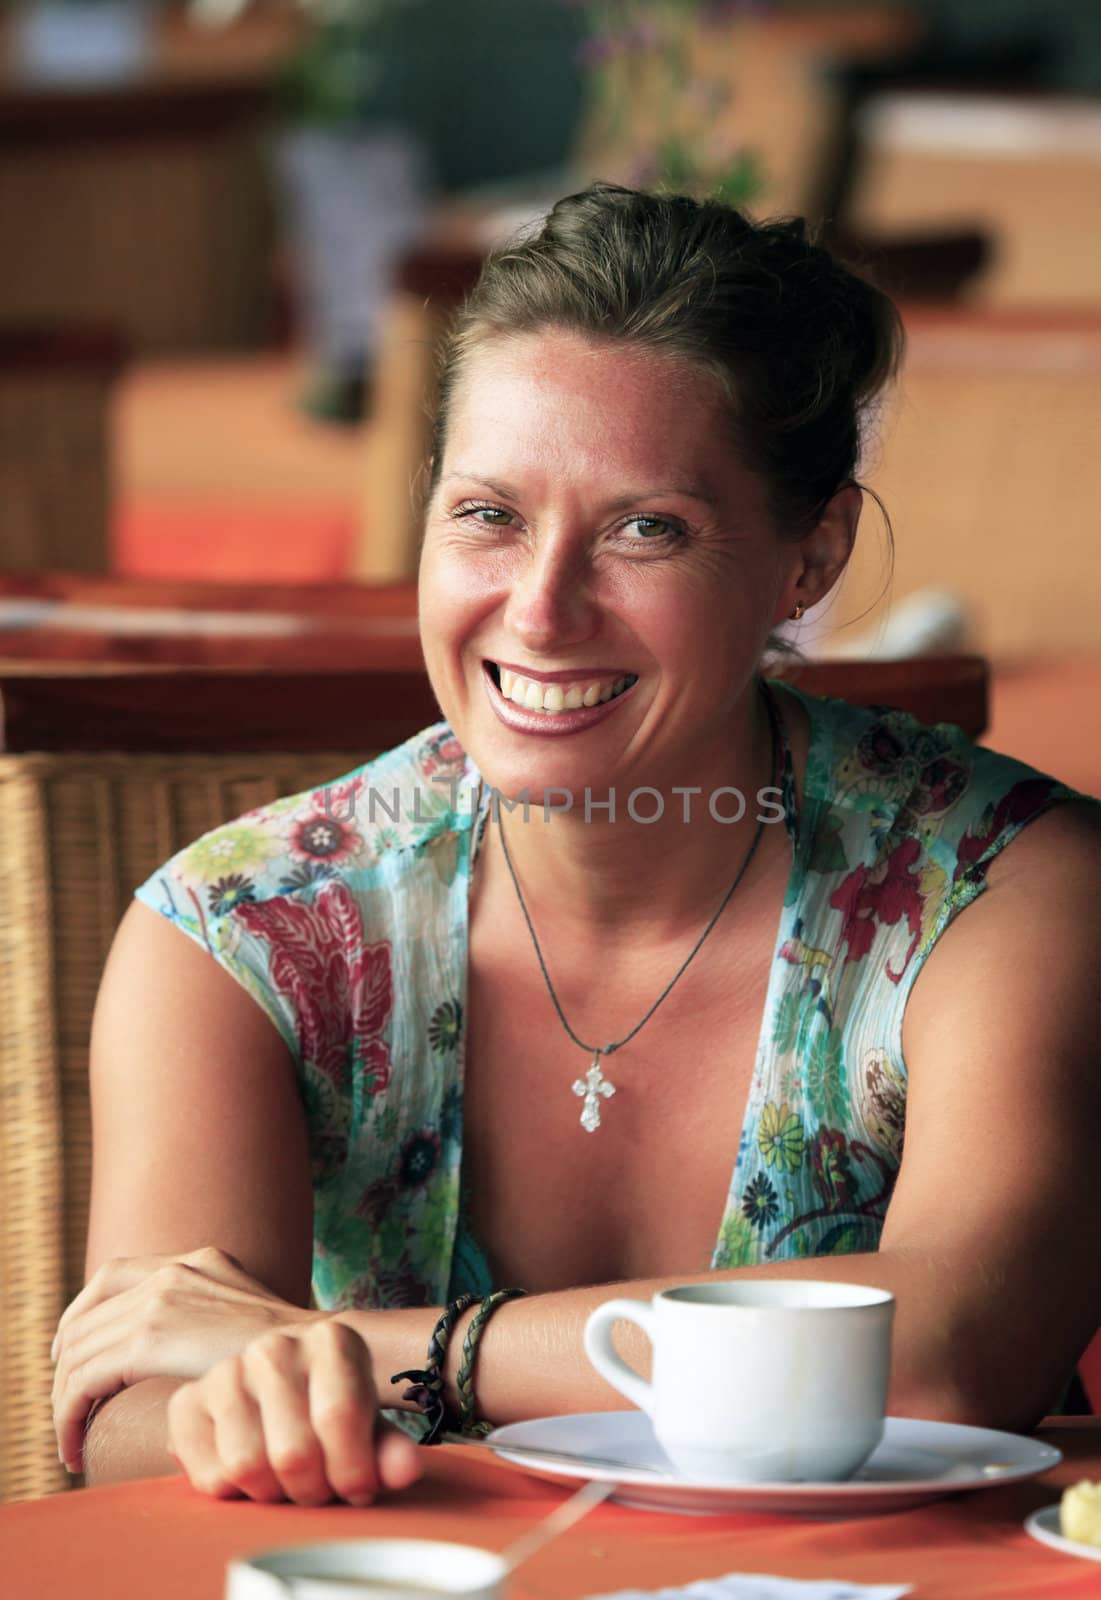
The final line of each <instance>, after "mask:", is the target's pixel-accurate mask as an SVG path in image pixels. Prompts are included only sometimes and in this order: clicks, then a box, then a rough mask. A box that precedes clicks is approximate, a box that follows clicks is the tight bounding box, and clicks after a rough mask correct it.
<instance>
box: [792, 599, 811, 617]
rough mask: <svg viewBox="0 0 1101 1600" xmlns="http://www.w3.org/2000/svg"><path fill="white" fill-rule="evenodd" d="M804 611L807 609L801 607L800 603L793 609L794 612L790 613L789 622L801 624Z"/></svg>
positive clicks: (803, 606)
mask: <svg viewBox="0 0 1101 1600" xmlns="http://www.w3.org/2000/svg"><path fill="white" fill-rule="evenodd" d="M806 609H807V608H806V606H805V605H803V603H802V602H801V601H800V602H799V604H798V605H797V606H796V607H795V610H794V611H793V612H791V614H790V620H791V621H792V622H801V621H802V619H803V613H804V612H805V611H806Z"/></svg>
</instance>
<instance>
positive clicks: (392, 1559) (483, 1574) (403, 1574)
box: [226, 1539, 508, 1600]
mask: <svg viewBox="0 0 1101 1600" xmlns="http://www.w3.org/2000/svg"><path fill="white" fill-rule="evenodd" d="M507 1575H508V1568H507V1566H506V1565H505V1562H504V1560H503V1559H502V1558H501V1557H500V1556H499V1555H495V1554H494V1553H493V1551H492V1550H480V1549H478V1548H477V1547H476V1546H475V1545H470V1544H446V1543H444V1542H443V1541H442V1540H438V1539H342V1540H327V1541H325V1542H323V1543H320V1544H300V1545H293V1546H288V1547H287V1548H286V1549H282V1550H265V1551H262V1552H261V1553H260V1554H259V1555H255V1556H250V1557H248V1559H241V1560H238V1561H231V1562H230V1564H229V1569H228V1571H227V1574H226V1600H289V1597H291V1596H293V1597H294V1600H365V1596H366V1595H367V1594H370V1595H372V1596H374V1597H375V1600H416V1597H417V1596H421V1597H423V1600H435V1597H437V1596H439V1595H460V1594H461V1595H463V1596H465V1597H466V1600H505V1578H506V1577H507ZM364 1585H369V1586H370V1587H369V1588H366V1587H364Z"/></svg>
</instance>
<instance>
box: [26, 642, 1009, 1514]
mask: <svg viewBox="0 0 1101 1600" xmlns="http://www.w3.org/2000/svg"><path fill="white" fill-rule="evenodd" d="M792 675H793V676H798V677H799V680H800V681H801V683H802V684H803V685H804V686H805V687H807V688H808V689H811V690H815V691H818V692H829V693H835V692H836V693H843V694H845V695H847V696H848V697H849V698H852V699H854V700H864V701H868V700H871V701H874V702H887V703H894V704H901V705H904V706H905V707H906V708H907V709H913V710H914V711H915V712H916V713H918V714H921V715H924V716H925V717H927V718H934V717H936V716H937V715H938V714H939V715H940V716H942V717H948V718H951V720H953V721H958V722H961V723H963V724H964V725H966V726H967V727H968V730H969V731H970V732H971V733H972V734H974V735H977V734H978V733H980V732H981V730H982V726H983V723H984V720H985V692H986V691H985V670H984V667H983V664H982V663H981V662H974V661H956V662H938V663H934V662H922V663H910V664H908V665H903V666H900V665H899V664H890V665H876V666H874V667H870V666H866V665H860V664H856V663H844V664H843V665H838V666H836V667H824V666H813V667H812V666H804V667H801V668H799V669H797V671H796V672H795V673H793V674H792ZM0 712H2V714H3V731H4V745H3V750H4V753H3V754H0V1307H2V1317H3V1328H2V1339H0V1352H2V1353H0V1501H3V1500H12V1499H21V1498H29V1497H31V1496H35V1495H40V1494H48V1493H51V1492H54V1491H56V1490H59V1489H63V1488H65V1487H67V1486H68V1485H69V1483H70V1481H71V1480H70V1479H69V1478H68V1476H67V1475H66V1473H65V1472H64V1470H63V1469H62V1468H61V1467H60V1466H59V1464H58V1461H57V1453H56V1446H55V1441H54V1435H53V1427H52V1422H51V1413H50V1389H51V1383H52V1379H53V1367H52V1363H51V1361H50V1344H51V1341H52V1338H53V1334H54V1329H55V1327H56V1325H57V1319H58V1317H59V1316H60V1314H61V1312H62V1310H63V1309H64V1307H65V1305H66V1304H67V1302H68V1301H69V1300H70V1299H71V1298H72V1296H73V1295H74V1294H76V1293H77V1291H78V1290H79V1288H80V1286H81V1284H82V1283H83V1277H84V1244H85V1233H86V1226H87V1214H88V1195H89V1185H90V1176H91V1118H90V1112H89V1104H88V1083H87V1076H88V1062H87V1047H88V1045H87V1042H88V1034H89V1027H90V1023H91V1016H92V1007H93V1004H94V1000H95V994H96V989H97V986H98V983H99V979H100V974H101V972H102V969H103V965H104V961H105V959H106V956H107V951H108V949H109V946H110V944H111V940H112V938H113V936H114V932H115V929H116V927H117V925H118V922H119V920H120V918H121V917H122V914H123V912H124V911H125V909H126V907H127V904H128V903H129V899H130V895H131V892H132V889H133V887H134V886H135V885H136V884H138V883H140V882H142V881H143V880H144V879H145V878H146V877H148V876H149V874H150V873H151V872H152V871H153V870H154V869H155V868H156V867H157V865H158V864H159V863H160V862H162V861H163V860H164V859H165V858H166V857H167V856H169V855H170V854H172V853H173V852H174V851H175V850H177V849H179V848H181V847H182V846H183V845H184V844H186V843H188V842H189V841H190V840H192V839H194V838H196V837H197V836H198V835H199V834H201V833H203V832H205V831H206V830H207V829H209V828H212V827H215V826H217V825H218V824H219V823H222V822H224V821H227V820H229V819H230V818H232V817H234V816H237V815H239V814H240V813H241V812H243V811H246V810H248V809H250V808H251V807H253V806H257V805H261V804H264V803H265V802H267V801H270V800H274V799H275V798H277V797H278V796H281V795H286V794H293V793H296V792H298V791H299V790H302V789H305V788H308V787H313V786H315V785H317V784H320V783H322V782H324V781H325V780H326V779H327V778H330V777H335V776H336V775H338V774H339V773H341V772H346V771H349V770H350V769H351V768H353V767H355V766H357V765H358V764H359V763H360V762H362V761H363V760H365V759H366V758H367V757H368V756H369V755H370V754H371V753H372V752H377V751H379V750H381V749H386V748H389V747H391V746H392V745H394V744H396V743H399V742H400V741H401V739H402V738H404V737H406V736H407V735H408V734H409V733H411V732H413V731H415V730H416V729H417V728H419V727H423V726H425V725H426V724H428V723H429V722H431V721H432V720H434V717H435V716H436V715H438V713H437V712H436V710H435V702H434V700H433V698H432V696H431V692H430V691H429V689H428V686H427V683H426V681H425V680H424V678H423V677H422V676H421V675H419V674H413V673H390V674H386V673H362V672H352V673H345V674H331V673H296V674H287V673H275V674H262V673H252V672H225V673H217V674H211V673H208V672H198V673H194V672H180V673H175V672H163V671H156V670H153V671H148V670H145V671H143V670H137V671H124V672H118V673H109V674H105V675H100V674H87V673H83V674H80V675H73V674H64V673H62V674H58V673H52V672H51V673H44V674H37V673H35V672H23V673H21V674H19V675H17V676H12V675H8V674H5V673H3V672H0ZM349 729H354V730H355V731H356V733H357V736H358V737H357V740H356V747H355V748H354V749H348V748H347V745H348V731H349ZM280 745H282V748H280ZM342 745H343V747H344V752H343V753H340V751H341V746H342ZM326 752H328V753H326ZM333 752H337V753H333Z"/></svg>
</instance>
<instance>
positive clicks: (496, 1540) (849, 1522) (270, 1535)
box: [0, 1419, 1101, 1600]
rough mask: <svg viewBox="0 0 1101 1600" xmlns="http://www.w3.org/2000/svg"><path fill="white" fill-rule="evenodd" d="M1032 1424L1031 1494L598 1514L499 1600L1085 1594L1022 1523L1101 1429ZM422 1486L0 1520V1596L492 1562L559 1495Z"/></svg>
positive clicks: (1052, 1499) (90, 1499) (480, 1469)
mask: <svg viewBox="0 0 1101 1600" xmlns="http://www.w3.org/2000/svg"><path fill="white" fill-rule="evenodd" d="M1074 1420H1075V1421H1076V1422H1083V1423H1084V1425H1083V1426H1072V1425H1070V1419H1068V1420H1067V1421H1064V1422H1062V1423H1058V1422H1057V1423H1054V1424H1052V1425H1049V1426H1046V1427H1045V1428H1044V1429H1043V1430H1042V1437H1043V1439H1044V1440H1045V1441H1046V1442H1047V1443H1049V1444H1054V1445H1057V1446H1058V1447H1059V1449H1061V1450H1062V1451H1063V1452H1064V1455H1065V1458H1066V1459H1065V1460H1064V1461H1063V1462H1062V1463H1061V1464H1060V1465H1059V1466H1058V1467H1056V1468H1054V1469H1053V1470H1052V1471H1051V1472H1048V1473H1045V1475H1044V1476H1043V1477H1042V1478H1038V1479H1035V1480H1034V1481H1032V1482H1028V1483H1023V1484H1015V1485H1005V1486H1003V1487H1000V1488H990V1489H984V1490H981V1491H979V1492H976V1493H974V1494H967V1495H958V1496H956V1497H954V1498H949V1499H947V1500H941V1501H938V1502H935V1503H934V1504H932V1505H928V1506H923V1507H919V1508H917V1509H915V1510H910V1511H902V1512H896V1513H894V1514H887V1515H877V1516H865V1517H857V1518H849V1519H844V1518H820V1517H795V1516H782V1515H777V1514H770V1515H763V1514H754V1513H741V1514H738V1515H729V1516H710V1517H709V1516H696V1517H686V1516H675V1515H669V1514H662V1513H660V1512H652V1511H649V1512H648V1511H641V1510H635V1509H632V1508H630V1507H627V1506H620V1505H615V1504H605V1505H602V1506H598V1507H597V1508H596V1510H594V1511H592V1512H590V1514H589V1515H588V1517H587V1518H586V1520H585V1521H584V1522H583V1523H581V1524H580V1526H578V1527H576V1528H574V1529H572V1530H571V1531H570V1532H568V1533H566V1534H564V1535H563V1536H562V1537H561V1538H560V1539H558V1540H557V1541H555V1542H552V1543H551V1544H549V1545H548V1546H547V1547H546V1548H545V1549H544V1550H541V1551H539V1553H538V1554H537V1555H535V1556H533V1557H532V1559H531V1561H530V1562H529V1563H528V1564H527V1565H526V1566H524V1567H522V1568H521V1569H520V1571H519V1572H518V1573H517V1574H516V1576H515V1578H513V1579H512V1580H511V1581H510V1583H509V1595H510V1596H511V1597H512V1600H549V1597H551V1596H553V1597H554V1600H581V1597H582V1596H588V1595H594V1594H602V1595H606V1594H610V1593H613V1592H614V1593H619V1592H620V1591H621V1590H623V1589H625V1588H626V1589H629V1590H631V1591H632V1592H635V1591H636V1590H643V1591H646V1592H647V1593H650V1592H651V1591H654V1590H656V1589H661V1590H663V1591H664V1590H665V1588H666V1587H667V1586H678V1587H679V1586H682V1585H685V1584H689V1583H691V1582H692V1581H693V1580H694V1579H700V1578H705V1577H706V1578H715V1577H718V1576H720V1575H723V1574H727V1573H731V1572H739V1573H749V1572H753V1573H773V1574H777V1575H780V1576H783V1577H787V1578H797V1579H803V1580H805V1581H807V1580H812V1579H822V1578H834V1579H839V1578H841V1577H844V1579H847V1580H848V1581H850V1582H852V1583H854V1584H857V1583H859V1584H865V1583H867V1584H875V1583H879V1584H890V1585H902V1584H910V1585H912V1586H913V1588H912V1592H913V1594H914V1596H915V1597H916V1600H1039V1597H1040V1596H1043V1597H1044V1600H1091V1597H1092V1600H1096V1595H1097V1566H1096V1564H1095V1563H1093V1562H1090V1561H1087V1560H1082V1559H1079V1558H1076V1557H1074V1556H1067V1555H1064V1554H1063V1553H1062V1552H1060V1551H1058V1550H1051V1549H1049V1548H1047V1547H1045V1546H1043V1545H1040V1544H1037V1543H1036V1542H1035V1541H1034V1540H1032V1539H1030V1538H1029V1537H1028V1535H1027V1534H1026V1533H1025V1532H1024V1529H1023V1527H1022V1523H1023V1521H1024V1519H1025V1517H1026V1516H1028V1515H1029V1514H1030V1513H1031V1512H1033V1511H1036V1510H1039V1509H1040V1508H1041V1507H1043V1506H1049V1505H1053V1504H1055V1503H1056V1502H1057V1501H1058V1499H1059V1496H1060V1494H1061V1493H1062V1491H1063V1489H1064V1488H1066V1487H1067V1486H1069V1485H1070V1484H1072V1483H1074V1482H1076V1481H1077V1480H1079V1479H1081V1478H1094V1479H1096V1478H1099V1477H1101V1428H1099V1427H1098V1424H1097V1421H1096V1419H1088V1420H1087V1419H1074ZM423 1458H424V1460H423V1466H424V1474H425V1475H424V1478H423V1479H422V1481H421V1482H420V1483H418V1484H416V1485H414V1486H413V1488H411V1489H408V1490H405V1491H404V1492H403V1493H401V1494H393V1495H384V1496H383V1497H382V1498H381V1499H380V1500H379V1501H378V1502H376V1504H374V1505H373V1506H370V1507H368V1508H367V1509H366V1510H355V1509H353V1508H351V1507H349V1506H328V1507H324V1508H322V1509H320V1510H307V1509H305V1508H303V1507H301V1506H287V1505H274V1506H273V1505H255V1504H250V1503H247V1502H242V1501H221V1502H219V1501H213V1500H208V1499H205V1498H204V1497H203V1496H201V1495H199V1494H197V1493H196V1492H195V1491H194V1490H192V1489H191V1488H190V1486H189V1485H187V1484H185V1483H183V1482H182V1481H181V1480H179V1479H174V1478H163V1479H156V1480H152V1481H145V1482H138V1483H127V1484H119V1485H116V1486H114V1487H110V1488H103V1489H89V1490H86V1491H85V1492H84V1493H82V1494H76V1495H59V1496H54V1497H53V1498H51V1499H46V1500H38V1501H35V1502H33V1503H32V1504H29V1505H20V1506H7V1507H4V1508H0V1562H2V1564H3V1571H4V1574H5V1583H6V1585H7V1586H8V1587H9V1588H10V1592H11V1595H12V1600H16V1597H18V1600H22V1597H23V1596H24V1595H26V1596H31V1595H33V1596H34V1597H35V1600H75V1597H76V1596H78V1595H85V1594H89V1595H90V1594H93V1593H94V1594H95V1595H97V1596H98V1595H108V1594H109V1595H110V1596H111V1600H147V1597H148V1596H152V1595H156V1597H157V1600H220V1597H221V1596H222V1595H223V1594H224V1592H225V1569H226V1565H227V1563H228V1562H229V1561H231V1560H233V1559H235V1558H237V1557H241V1556H248V1555H252V1554H254V1553H255V1552H257V1551H260V1550H271V1549H274V1548H278V1547H279V1546H285V1545H294V1544H308V1543H314V1542H317V1541H320V1540H327V1539H364V1538H429V1539H442V1540H454V1541H456V1542H459V1543H464V1544H476V1545H481V1546H483V1547H485V1548H489V1549H496V1550H501V1549H504V1548H505V1546H506V1545H508V1544H509V1543H510V1542H511V1541H512V1540H514V1539H517V1538H519V1537H520V1536H521V1535H522V1534H523V1533H525V1532H526V1531H527V1530H528V1529H529V1528H531V1527H534V1525H535V1524H536V1523H537V1522H539V1521H540V1520H541V1519H542V1518H544V1517H546V1516H547V1515H549V1513H550V1512H551V1511H552V1510H553V1509H554V1507H555V1506H556V1505H559V1504H561V1503H562V1501H563V1500H564V1498H565V1491H564V1490H563V1489H562V1487H560V1486H557V1485H554V1484H551V1483H545V1482H539V1481H537V1480H535V1479H534V1478H530V1477H526V1476H522V1475H521V1474H520V1473H519V1472H518V1471H516V1470H515V1469H513V1468H510V1467H507V1466H501V1465H498V1464H497V1463H496V1462H494V1461H490V1460H486V1459H484V1457H483V1456H481V1455H477V1454H475V1452H474V1451H472V1450H468V1449H465V1448H464V1447H463V1446H461V1445H459V1446H455V1445H442V1446H440V1447H439V1448H437V1449H433V1450H426V1451H424V1452H423Z"/></svg>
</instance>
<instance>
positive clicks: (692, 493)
mask: <svg viewBox="0 0 1101 1600" xmlns="http://www.w3.org/2000/svg"><path fill="white" fill-rule="evenodd" d="M456 478H460V479H462V480H463V481H464V482H466V483H480V484H481V485H482V487H483V488H485V489H489V490H490V491H491V492H492V493H493V494H495V495H498V496H499V497H500V498H501V499H502V500H519V498H520V491H519V490H518V489H515V488H514V487H513V486H512V484H510V483H502V482H501V481H500V480H499V479H493V478H483V477H482V476H481V475H480V474H479V473H477V472H446V473H444V476H443V478H442V479H441V482H443V483H451V482H452V481H453V480H455V479H456ZM669 495H676V496H677V498H678V499H681V500H698V501H699V502H700V503H701V504H702V505H705V506H710V507H714V504H715V501H714V497H713V496H712V495H711V494H710V493H709V492H708V490H707V489H706V488H705V487H704V486H703V485H702V484H697V483H670V484H666V485H665V486H664V487H663V488H660V489H640V490H638V491H637V492H636V493H633V494H625V495H618V496H617V497H616V499H614V500H612V501H610V502H609V504H608V507H607V509H608V510H609V511H625V510H626V509H627V507H628V506H633V505H637V504H638V503H639V501H640V500H657V499H661V498H663V497H665V496H669Z"/></svg>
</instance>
